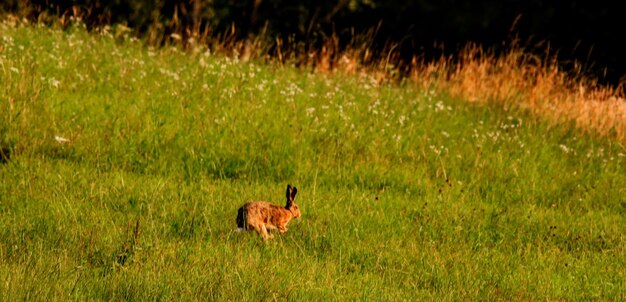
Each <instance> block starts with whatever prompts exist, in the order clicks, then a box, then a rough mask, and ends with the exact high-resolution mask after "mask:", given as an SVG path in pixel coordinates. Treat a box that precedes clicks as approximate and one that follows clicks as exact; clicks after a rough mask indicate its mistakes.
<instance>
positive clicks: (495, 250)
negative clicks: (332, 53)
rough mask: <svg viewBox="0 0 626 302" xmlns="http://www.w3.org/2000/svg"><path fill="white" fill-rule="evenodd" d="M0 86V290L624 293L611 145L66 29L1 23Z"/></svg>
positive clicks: (420, 100) (353, 81)
mask: <svg viewBox="0 0 626 302" xmlns="http://www.w3.org/2000/svg"><path fill="white" fill-rule="evenodd" d="M0 83H1V86H0V87H2V88H1V89H0V145H1V147H2V150H5V151H6V152H5V153H7V155H6V159H5V160H3V162H2V163H0V217H1V219H0V300H18V299H26V300H53V299H54V300H65V299H68V298H70V299H78V300H84V299H106V300H142V301H143V300H156V299H163V300H177V299H179V298H180V297H184V298H185V299H189V300H205V299H209V300H217V299H219V300H238V301H239V300H286V299H290V300H303V299H311V300H355V299H359V300H360V299H363V300H366V299H367V300H415V299H417V300H424V299H436V300H459V299H460V300H492V299H502V300H511V299H513V300H543V299H549V300H560V299H564V300H589V299H601V300H619V299H623V298H624V293H625V292H626V281H625V280H626V271H624V269H623V268H624V267H626V253H625V249H626V240H625V238H624V234H625V231H626V229H625V226H626V199H625V197H624V196H626V185H625V184H626V150H625V149H624V146H623V144H620V143H619V142H616V141H614V140H611V139H610V138H607V137H599V136H595V135H593V134H588V133H585V132H583V131H582V130H580V129H579V128H575V127H573V126H572V125H568V124H559V125H555V124H553V123H550V122H548V121H546V120H543V119H542V118H541V117H540V116H537V115H532V114H530V113H528V112H526V111H524V110H522V109H515V108H506V107H504V106H497V105H494V104H491V105H489V106H487V105H480V104H482V103H480V102H466V101H465V100H463V99H459V98H458V97H453V96H451V94H449V93H448V92H446V91H441V90H437V89H434V88H431V89H429V88H424V86H423V85H414V84H412V82H402V83H397V84H379V82H378V81H376V80H375V79H374V78H373V76H368V75H361V76H357V75H342V74H318V73H313V72H308V71H306V70H300V69H296V68H293V67H290V66H288V65H285V66H282V65H279V64H265V63H261V62H257V61H254V60H252V61H248V62H240V61H239V60H238V59H236V58H228V57H225V56H221V55H216V54H213V53H211V52H210V51H207V50H206V49H202V48H197V49H194V50H189V51H182V50H181V49H180V48H178V47H175V46H166V47H164V48H158V49H156V48H151V47H146V46H144V45H143V43H142V41H140V40H137V39H134V38H129V37H127V36H123V35H116V34H113V33H109V32H103V33H100V34H98V33H87V32H86V30H84V29H83V28H82V27H80V26H74V27H70V28H68V29H67V30H65V31H60V30H56V29H50V28H47V27H41V26H16V25H10V24H8V23H3V24H2V25H0ZM287 183H290V184H293V185H295V186H297V187H298V189H299V195H298V198H297V200H296V202H298V204H299V205H300V207H301V209H302V218H301V219H300V220H299V221H295V222H293V223H292V224H290V228H289V231H288V232H287V233H286V234H285V235H283V236H277V238H274V239H273V240H271V241H270V242H268V243H263V242H262V241H261V239H260V237H259V236H257V235H256V234H254V233H237V232H233V229H234V228H235V216H236V213H237V208H238V207H239V206H240V205H241V204H243V203H244V202H246V201H250V200H259V199H265V200H270V201H272V202H274V203H281V204H282V203H284V200H283V199H284V189H285V186H286V184H287Z"/></svg>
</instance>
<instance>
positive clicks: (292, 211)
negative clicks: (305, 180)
mask: <svg viewBox="0 0 626 302" xmlns="http://www.w3.org/2000/svg"><path fill="white" fill-rule="evenodd" d="M297 193H298V189H297V188H296V187H292V186H291V185H287V205H285V207H284V208H283V207H281V206H278V205H275V204H271V203H269V202H265V201H255V202H249V203H246V204H244V205H243V206H241V208H239V211H238V213H237V227H238V228H239V230H242V229H245V230H255V231H256V232H257V233H259V235H261V237H263V240H267V239H269V238H271V237H274V235H272V234H271V233H269V232H268V230H270V231H271V230H273V229H278V232H279V233H280V234H281V235H282V234H284V233H285V232H287V224H288V223H289V221H291V219H293V218H299V217H300V208H298V205H297V204H296V203H295V202H294V201H293V200H294V199H295V198H296V194H297Z"/></svg>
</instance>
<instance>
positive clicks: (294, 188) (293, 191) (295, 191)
mask: <svg viewBox="0 0 626 302" xmlns="http://www.w3.org/2000/svg"><path fill="white" fill-rule="evenodd" d="M296 194H298V188H296V187H293V189H292V190H291V201H292V202H293V201H294V200H295V199H296Z"/></svg>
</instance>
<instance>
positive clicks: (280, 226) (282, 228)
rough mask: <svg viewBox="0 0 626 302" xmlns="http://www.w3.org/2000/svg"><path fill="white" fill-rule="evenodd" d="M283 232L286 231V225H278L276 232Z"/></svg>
mask: <svg viewBox="0 0 626 302" xmlns="http://www.w3.org/2000/svg"><path fill="white" fill-rule="evenodd" d="M285 232H287V225H279V226H278V233H279V234H281V235H282V234H285Z"/></svg>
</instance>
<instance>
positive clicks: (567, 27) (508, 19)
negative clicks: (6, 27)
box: [0, 0, 626, 84]
mask: <svg viewBox="0 0 626 302" xmlns="http://www.w3.org/2000/svg"><path fill="white" fill-rule="evenodd" d="M0 7H1V8H2V9H3V10H4V11H5V12H14V13H20V14H22V15H24V16H26V17H28V18H31V19H33V20H36V19H42V17H45V16H49V15H63V14H66V15H68V14H69V13H70V12H71V13H73V14H74V15H80V16H82V18H83V20H84V21H85V22H86V23H87V25H88V26H96V25H101V24H108V23H123V24H127V25H128V26H129V27H131V28H133V29H134V30H135V31H137V32H138V33H145V32H147V31H154V30H158V31H162V32H163V33H164V34H165V35H164V36H167V34H168V33H171V32H182V33H183V35H184V34H185V33H192V32H194V31H196V32H198V31H203V30H207V29H210V30H211V31H212V32H216V33H222V32H226V31H231V32H232V34H233V35H234V37H235V38H239V39H244V38H246V37H249V36H250V35H257V34H259V33H264V34H269V36H272V37H281V38H283V39H285V40H288V41H306V43H307V44H311V45H313V46H314V45H315V44H316V43H318V45H320V44H321V43H322V41H323V39H324V38H326V37H328V36H331V35H336V37H337V39H338V44H339V45H344V46H345V45H347V44H349V43H350V42H351V41H352V40H353V38H354V34H355V33H357V34H359V33H369V34H368V38H369V39H368V40H367V43H369V45H368V46H369V48H370V49H371V50H372V51H374V52H376V51H378V52H381V51H383V52H384V51H386V50H389V49H391V48H393V49H394V50H395V51H398V54H399V56H400V57H401V58H403V59H404V60H405V61H410V60H411V58H413V57H414V56H415V55H417V56H419V57H420V58H421V59H424V60H427V61H428V60H432V59H435V58H438V57H440V56H441V55H442V54H443V55H451V54H452V55H454V54H456V53H458V52H459V49H460V48H462V47H464V46H465V45H467V43H468V42H475V43H479V44H481V45H482V46H483V47H485V48H488V49H491V50H493V51H495V52H496V53H499V52H501V51H506V50H507V48H508V47H509V45H510V43H511V42H512V41H513V40H516V41H519V43H520V44H522V46H524V47H526V48H527V49H528V50H529V51H531V52H535V53H536V54H545V53H546V52H548V53H550V54H551V55H554V54H556V55H558V59H559V63H560V65H561V66H562V67H564V68H565V69H566V70H570V71H576V72H581V71H582V72H584V73H586V75H587V76H591V77H592V78H597V79H598V81H599V82H601V83H606V84H618V83H620V82H622V81H623V79H624V75H625V74H626V60H624V59H623V54H624V53H626V46H623V45H622V43H617V41H619V40H620V39H622V38H623V36H624V34H623V30H624V26H623V24H622V23H621V21H622V20H624V19H625V18H626V9H624V7H623V5H622V4H621V3H619V2H618V1H564V2H560V1H542V0H536V1H526V0H506V1H500V0H482V1H455V0H443V1H424V0H417V1H406V0H392V1H380V0H335V1H329V0H320V1H318V0H316V1H313V0H295V1H294V0H289V1H286V0H244V1H239V0H238V1H235V0H214V1H193V0H161V1H160V0H155V1H147V0H126V1H124V0H114V1H99V0H81V1H59V0H34V1H24V0H8V1H3V3H2V4H1V5H0Z"/></svg>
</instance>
